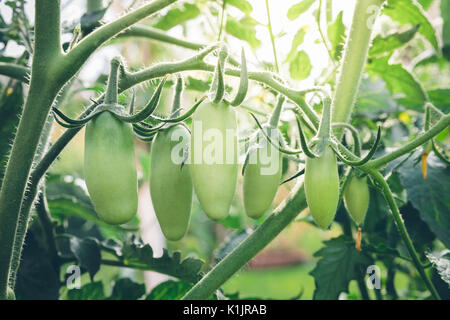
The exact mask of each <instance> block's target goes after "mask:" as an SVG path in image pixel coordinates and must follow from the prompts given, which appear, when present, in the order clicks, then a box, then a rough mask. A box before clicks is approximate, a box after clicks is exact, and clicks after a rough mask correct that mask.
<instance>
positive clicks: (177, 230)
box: [150, 125, 193, 241]
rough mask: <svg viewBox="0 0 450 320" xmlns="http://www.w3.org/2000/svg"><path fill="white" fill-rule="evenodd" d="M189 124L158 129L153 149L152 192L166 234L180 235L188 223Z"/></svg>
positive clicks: (176, 236) (189, 209)
mask: <svg viewBox="0 0 450 320" xmlns="http://www.w3.org/2000/svg"><path fill="white" fill-rule="evenodd" d="M190 142H191V141H190V135H189V131H188V130H187V129H186V127H184V126H182V125H174V126H172V127H170V128H169V129H166V130H162V131H159V132H158V133H157V134H156V136H155V139H154V140H153V143H152V150H151V153H150V195H151V198H152V203H153V208H154V209H155V213H156V217H157V218H158V221H159V225H160V226H161V230H162V232H163V233H164V236H165V237H166V238H167V239H169V240H172V241H176V240H179V239H181V238H182V237H183V236H184V234H185V233H186V230H187V228H188V225H189V218H190V214H191V207H192V192H193V190H192V180H191V174H190V172H189V168H188V165H187V164H185V165H183V166H182V162H183V160H184V154H185V152H187V150H188V149H189V146H190Z"/></svg>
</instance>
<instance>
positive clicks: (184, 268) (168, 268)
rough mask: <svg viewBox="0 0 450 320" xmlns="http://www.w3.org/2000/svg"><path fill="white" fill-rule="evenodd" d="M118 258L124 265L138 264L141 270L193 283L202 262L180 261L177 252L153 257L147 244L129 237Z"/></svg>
mask: <svg viewBox="0 0 450 320" xmlns="http://www.w3.org/2000/svg"><path fill="white" fill-rule="evenodd" d="M120 257H121V258H122V259H123V260H124V262H125V264H127V263H130V264H139V265H141V266H142V267H143V268H145V269H148V270H153V271H156V272H162V273H164V274H167V275H170V276H173V277H176V278H178V279H180V280H183V281H187V282H190V283H195V282H197V281H198V280H199V278H200V268H201V267H202V264H203V262H202V261H201V260H198V259H195V258H186V259H184V260H181V255H180V253H179V252H174V253H173V255H172V256H170V255H169V253H168V251H167V250H164V252H163V255H162V256H161V257H158V258H155V257H153V250H152V248H151V247H150V245H148V244H143V243H142V241H140V240H138V239H135V238H134V237H131V238H130V240H129V241H127V242H125V243H124V244H123V247H122V252H121V255H120Z"/></svg>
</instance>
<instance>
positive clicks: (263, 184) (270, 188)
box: [243, 141, 283, 219]
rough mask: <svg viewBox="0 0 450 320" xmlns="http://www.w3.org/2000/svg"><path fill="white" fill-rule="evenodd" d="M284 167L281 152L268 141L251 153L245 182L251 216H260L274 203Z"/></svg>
mask: <svg viewBox="0 0 450 320" xmlns="http://www.w3.org/2000/svg"><path fill="white" fill-rule="evenodd" d="M282 167H283V166H282V157H281V153H280V152H279V151H278V150H277V149H276V148H275V147H274V146H272V144H271V143H270V142H268V141H265V142H263V145H262V147H261V148H258V149H257V150H255V151H254V152H252V153H251V154H250V156H249V159H248V164H247V166H246V168H245V172H244V183H243V197H244V208H245V212H246V213H247V215H248V216H249V217H250V218H254V219H258V218H260V217H261V216H262V215H263V214H264V213H265V212H266V211H267V210H268V209H269V208H270V206H271V205H272V202H273V199H274V198H275V195H276V193H277V190H278V186H279V184H280V180H281V173H282Z"/></svg>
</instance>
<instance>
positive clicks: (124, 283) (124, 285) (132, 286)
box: [108, 278, 145, 300]
mask: <svg viewBox="0 0 450 320" xmlns="http://www.w3.org/2000/svg"><path fill="white" fill-rule="evenodd" d="M144 294H145V284H143V283H136V282H133V281H132V280H131V279H129V278H121V279H119V280H117V281H116V282H115V283H114V287H113V290H112V293H111V296H110V297H108V300H137V299H139V298H140V297H142V296H143V295H144Z"/></svg>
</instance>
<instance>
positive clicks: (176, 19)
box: [154, 3, 200, 31]
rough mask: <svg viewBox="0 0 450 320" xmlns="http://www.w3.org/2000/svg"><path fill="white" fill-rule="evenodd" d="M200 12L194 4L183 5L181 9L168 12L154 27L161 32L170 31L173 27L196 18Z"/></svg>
mask: <svg viewBox="0 0 450 320" xmlns="http://www.w3.org/2000/svg"><path fill="white" fill-rule="evenodd" d="M199 14H200V10H199V9H198V7H197V6H196V5H195V4H191V3H183V6H182V7H179V8H174V9H171V10H169V12H167V13H166V14H165V15H164V16H163V17H162V18H161V19H160V20H159V21H158V22H157V23H156V24H155V25H154V27H156V28H158V29H162V30H166V31H167V30H170V29H172V28H173V27H175V26H177V25H179V24H182V23H185V22H186V21H189V20H191V19H195V18H197V16H198V15H199Z"/></svg>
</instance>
